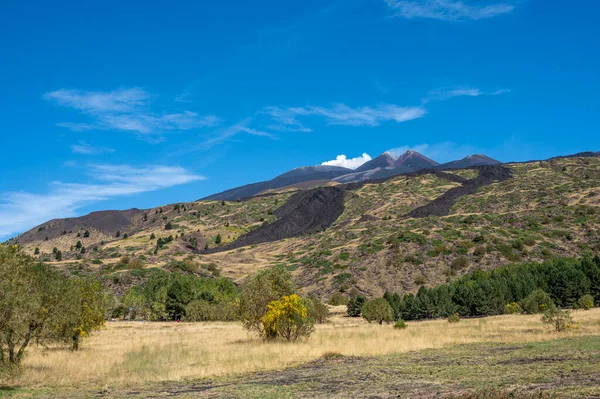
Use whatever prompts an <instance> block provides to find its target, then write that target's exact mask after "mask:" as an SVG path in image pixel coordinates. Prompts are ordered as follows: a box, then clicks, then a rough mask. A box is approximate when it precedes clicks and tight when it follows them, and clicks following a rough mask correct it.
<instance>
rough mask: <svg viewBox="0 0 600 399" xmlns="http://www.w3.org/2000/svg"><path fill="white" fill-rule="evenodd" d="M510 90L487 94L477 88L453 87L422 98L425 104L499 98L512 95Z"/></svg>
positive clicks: (433, 92)
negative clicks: (456, 98)
mask: <svg viewBox="0 0 600 399" xmlns="http://www.w3.org/2000/svg"><path fill="white" fill-rule="evenodd" d="M510 92H511V90H510V89H500V90H496V91H493V92H485V91H483V90H481V89H478V88H475V87H464V86H463V87H452V88H445V89H436V90H432V91H430V92H429V93H428V94H427V97H425V98H422V99H421V101H422V102H423V103H429V102H432V101H444V100H449V99H451V98H454V97H479V96H497V95H501V94H507V93H510Z"/></svg>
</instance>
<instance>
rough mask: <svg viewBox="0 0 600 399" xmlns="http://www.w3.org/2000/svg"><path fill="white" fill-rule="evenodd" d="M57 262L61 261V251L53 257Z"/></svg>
mask: <svg viewBox="0 0 600 399" xmlns="http://www.w3.org/2000/svg"><path fill="white" fill-rule="evenodd" d="M54 258H55V259H56V260H57V261H58V262H60V261H62V252H61V251H57V252H56V255H55V257H54Z"/></svg>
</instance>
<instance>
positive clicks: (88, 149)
mask: <svg viewBox="0 0 600 399" xmlns="http://www.w3.org/2000/svg"><path fill="white" fill-rule="evenodd" d="M71 151H73V153H74V154H82V155H99V154H109V153H112V152H115V150H114V149H112V148H109V147H100V146H94V145H92V144H89V143H87V142H85V141H82V140H80V141H79V142H78V143H77V144H73V145H71Z"/></svg>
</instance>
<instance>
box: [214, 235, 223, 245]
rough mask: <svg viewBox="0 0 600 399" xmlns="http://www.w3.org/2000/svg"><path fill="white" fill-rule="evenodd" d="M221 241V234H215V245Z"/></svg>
mask: <svg viewBox="0 0 600 399" xmlns="http://www.w3.org/2000/svg"><path fill="white" fill-rule="evenodd" d="M222 241H223V239H222V238H221V234H217V236H216V237H215V244H217V245H219V244H220V243H221V242H222Z"/></svg>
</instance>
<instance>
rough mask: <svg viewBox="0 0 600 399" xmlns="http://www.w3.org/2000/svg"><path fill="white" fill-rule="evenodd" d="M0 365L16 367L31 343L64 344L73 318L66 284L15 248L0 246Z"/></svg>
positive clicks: (74, 314) (49, 268)
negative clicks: (64, 331) (65, 328)
mask: <svg viewBox="0 0 600 399" xmlns="http://www.w3.org/2000/svg"><path fill="white" fill-rule="evenodd" d="M0 266H1V267H0V365H8V366H10V365H13V366H18V365H19V364H20V363H21V361H22V360H23V356H24V354H25V350H26V349H27V347H28V346H29V344H30V343H32V342H36V343H38V344H42V345H43V344H47V343H52V342H61V341H63V338H64V335H62V334H61V331H60V329H58V328H57V326H62V325H64V324H65V323H66V322H68V321H69V320H72V319H73V318H75V317H76V312H75V310H74V308H73V306H72V302H70V301H69V299H70V298H72V294H71V292H72V290H71V286H70V284H69V282H68V280H67V279H66V278H65V277H64V276H63V275H61V274H60V273H59V272H58V271H56V270H55V269H53V268H51V267H49V266H47V265H44V264H42V263H39V262H36V261H35V260H34V259H33V258H31V257H30V256H28V255H26V254H24V253H23V252H22V251H21V250H20V249H19V248H18V247H16V246H13V247H7V246H4V245H0Z"/></svg>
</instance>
